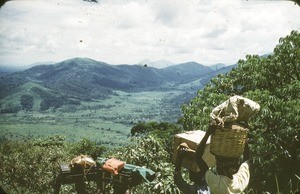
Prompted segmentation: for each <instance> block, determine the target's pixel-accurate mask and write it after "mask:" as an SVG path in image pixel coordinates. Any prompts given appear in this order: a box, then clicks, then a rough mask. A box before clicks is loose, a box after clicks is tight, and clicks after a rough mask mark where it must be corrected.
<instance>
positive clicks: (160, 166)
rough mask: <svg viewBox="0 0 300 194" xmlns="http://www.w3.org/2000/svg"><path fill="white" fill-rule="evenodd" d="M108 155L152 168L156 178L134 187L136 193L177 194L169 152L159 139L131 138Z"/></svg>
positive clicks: (151, 137) (146, 137) (149, 137)
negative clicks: (130, 140) (126, 143)
mask: <svg viewBox="0 0 300 194" xmlns="http://www.w3.org/2000/svg"><path fill="white" fill-rule="evenodd" d="M108 155H109V156H110V157H116V158H119V159H120V160H123V161H126V162H127V163H129V164H134V165H138V166H144V167H146V168H149V169H151V170H153V171H154V172H155V174H156V178H155V180H154V181H153V182H151V183H144V184H141V185H139V186H137V187H136V188H135V191H136V193H149V194H156V193H165V194H179V193H180V191H179V190H178V188H177V187H176V185H175V184H174V181H173V176H174V175H173V172H174V167H173V165H172V164H171V163H169V162H167V161H168V160H169V154H168V152H167V151H166V147H165V146H164V144H163V143H162V142H161V139H158V138H157V137H153V136H151V135H150V136H144V137H142V138H133V141H132V142H131V144H130V145H129V146H127V147H124V148H122V149H120V150H119V151H116V150H114V151H113V152H111V153H108Z"/></svg>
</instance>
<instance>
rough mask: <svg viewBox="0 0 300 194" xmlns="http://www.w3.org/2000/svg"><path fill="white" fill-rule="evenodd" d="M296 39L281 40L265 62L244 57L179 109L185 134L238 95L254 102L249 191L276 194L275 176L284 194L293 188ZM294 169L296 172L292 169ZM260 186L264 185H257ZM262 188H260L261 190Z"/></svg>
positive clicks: (299, 105)
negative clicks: (251, 189)
mask: <svg viewBox="0 0 300 194" xmlns="http://www.w3.org/2000/svg"><path fill="white" fill-rule="evenodd" d="M299 78H300V33H299V32H297V31H292V32H291V34H290V35H289V36H287V37H285V38H281V39H280V41H279V44H278V45H277V46H276V47H275V49H274V53H273V54H272V55H269V56H267V57H265V58H260V57H259V56H256V55H254V56H250V55H247V56H246V60H240V61H239V62H238V66H237V67H236V68H234V69H233V70H232V71H231V72H229V73H227V74H226V75H219V76H217V77H216V78H214V79H212V80H211V82H210V83H209V84H208V85H207V86H206V87H205V88H204V89H203V90H200V91H199V92H198V95H197V97H196V98H194V99H193V100H191V101H190V103H189V104H187V105H184V106H183V107H182V111H183V113H184V116H183V117H182V118H181V119H180V122H181V123H182V124H183V126H184V128H185V129H186V130H194V129H204V130H206V128H207V125H208V123H209V113H210V112H211V110H212V108H213V107H215V106H217V105H218V104H219V103H221V102H222V101H224V100H225V99H227V98H228V97H230V96H231V95H234V94H238V95H242V96H245V97H248V98H250V99H252V100H254V101H257V102H258V103H259V104H260V105H261V111H260V113H259V114H258V115H257V116H256V117H254V118H253V119H252V120H251V121H250V124H251V126H252V127H251V131H250V137H251V151H252V157H253V163H254V168H253V170H252V178H251V184H252V186H253V188H255V190H257V191H259V192H261V191H262V190H269V191H272V192H275V191H276V184H275V177H276V176H275V175H277V177H278V182H279V188H280V190H282V191H283V192H284V193H288V192H289V191H290V190H293V189H294V190H295V189H296V188H290V187H289V186H288V185H289V184H288V183H291V184H292V185H293V186H294V187H296V185H297V182H299V179H297V177H296V175H298V176H299V174H300V168H299V163H300V158H299V155H300V147H299V145H300V142H299V141H300V139H299V134H300V131H299V130H300V126H299V124H300V116H299V115H300V101H299V93H300V79H299ZM297 166H298V167H297ZM261 183H264V184H261ZM265 183H266V184H265Z"/></svg>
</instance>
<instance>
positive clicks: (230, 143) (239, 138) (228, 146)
mask: <svg viewBox="0 0 300 194" xmlns="http://www.w3.org/2000/svg"><path fill="white" fill-rule="evenodd" d="M247 136H248V129H247V128H244V127H242V126H241V125H238V124H232V125H229V126H226V127H225V128H224V129H216V131H215V132H214V133H213V134H212V136H211V142H210V152H211V154H213V155H215V156H221V157H230V158H237V157H240V156H241V154H242V153H243V152H244V148H245V143H246V140H247Z"/></svg>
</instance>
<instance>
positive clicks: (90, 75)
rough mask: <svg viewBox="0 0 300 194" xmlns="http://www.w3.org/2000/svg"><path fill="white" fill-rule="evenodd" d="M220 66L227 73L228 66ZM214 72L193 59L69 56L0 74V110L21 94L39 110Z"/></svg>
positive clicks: (170, 84) (170, 86)
mask: <svg viewBox="0 0 300 194" xmlns="http://www.w3.org/2000/svg"><path fill="white" fill-rule="evenodd" d="M223 69H224V72H227V71H229V70H230V67H229V68H226V69H225V68H223ZM217 72H220V70H217V71H216V70H213V69H212V68H210V67H207V66H204V65H201V64H198V63H196V62H187V63H182V64H177V65H172V66H169V67H166V68H161V69H158V68H154V67H150V66H143V65H126V64H124V65H110V64H107V63H104V62H99V61H95V60H93V59H89V58H73V59H68V60H65V61H62V62H59V63H55V64H51V65H37V66H34V67H31V68H29V69H26V70H23V71H18V72H14V73H10V74H2V75H0V76H1V82H0V91H1V92H0V98H1V107H0V109H1V110H3V109H6V108H7V106H8V105H7V104H8V103H9V102H10V100H11V99H14V98H16V97H18V98H20V97H21V96H24V95H29V96H31V97H33V98H34V99H36V100H38V101H41V104H43V103H44V106H43V108H42V109H45V110H47V109H48V108H50V107H60V106H62V105H64V104H75V105H76V104H78V103H80V102H81V101H90V100H92V99H105V98H108V97H109V96H110V95H113V94H114V90H121V91H125V92H140V91H149V90H169V89H174V88H175V89H176V88H178V86H179V85H181V84H188V83H189V82H195V81H199V85H200V86H201V85H202V84H203V79H204V80H205V81H204V82H207V81H209V79H210V78H212V77H213V76H215V74H216V73H217ZM201 82H202V83H201ZM14 101H20V99H15V100H14ZM11 103H13V102H11ZM41 106H42V105H41ZM2 112H3V111H2ZM4 112H5V111H4Z"/></svg>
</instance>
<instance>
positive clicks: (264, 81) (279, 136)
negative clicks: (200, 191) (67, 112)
mask: <svg viewBox="0 0 300 194" xmlns="http://www.w3.org/2000/svg"><path fill="white" fill-rule="evenodd" d="M299 67H300V33H299V32H298V31H292V32H291V34H290V35H288V36H287V37H285V38H281V39H280V41H279V44H278V45H277V46H276V47H275V48H274V52H273V53H272V54H271V55H269V56H267V57H259V56H256V55H253V56H250V55H248V56H247V57H246V60H240V61H239V62H238V65H237V67H236V68H234V69H233V70H232V71H231V72H229V73H227V74H226V75H219V76H217V77H216V78H214V79H212V80H211V81H210V83H209V84H208V85H206V87H205V88H204V89H202V90H199V91H198V95H197V96H196V97H195V98H194V99H192V100H191V101H190V102H189V103H188V104H186V105H183V106H182V112H183V117H182V118H181V119H180V120H179V122H178V125H175V124H170V123H156V122H151V123H138V124H137V125H136V126H135V127H133V128H132V130H131V133H132V135H133V137H132V140H131V142H130V144H129V145H127V146H124V147H120V148H116V149H113V150H111V149H109V150H108V149H107V148H104V147H102V146H99V145H97V144H96V143H94V142H91V141H90V140H88V139H84V140H82V141H81V142H78V143H67V142H65V141H64V139H63V138H61V137H50V138H47V139H37V140H34V141H23V142H22V141H18V142H17V141H8V140H6V141H5V140H2V141H3V142H2V143H1V144H0V185H1V186H2V187H4V189H5V190H7V191H8V192H9V193H51V192H52V187H51V186H53V183H54V178H55V176H56V175H57V173H58V164H59V163H61V162H67V161H69V160H70V159H72V157H74V156H76V155H78V154H80V153H83V154H89V155H92V156H103V157H112V156H114V157H117V158H119V159H121V160H124V161H126V162H128V163H132V164H136V165H140V166H146V167H148V168H150V169H152V170H154V171H155V172H156V175H157V177H156V179H155V180H154V181H153V182H152V183H144V184H142V185H140V186H138V187H136V188H135V189H136V190H135V191H136V193H179V191H178V189H177V188H176V186H175V185H174V182H173V172H174V167H173V165H172V164H171V162H170V152H171V151H170V150H171V147H172V146H171V143H172V142H171V140H172V138H173V135H174V134H176V133H178V132H180V131H181V130H182V128H183V129H184V130H196V129H202V130H206V127H207V124H208V122H209V113H210V111H211V109H212V108H213V107H215V106H216V105H218V104H219V103H220V102H222V101H223V100H225V99H227V98H228V97H229V96H231V95H233V94H238V95H242V96H245V97H249V98H250V99H253V100H254V101H257V102H259V103H260V105H261V111H260V113H259V114H258V115H257V116H256V117H254V118H253V119H252V120H251V122H250V125H251V131H250V149H251V156H252V164H253V165H252V168H251V184H250V186H249V188H248V191H247V193H251V194H252V193H253V194H256V193H265V192H266V191H268V192H271V193H295V192H296V191H298V190H299V184H300V183H299V182H300V180H299V176H300V169H299V166H300V165H299V164H300V158H299V156H300V147H299V145H300V144H299V141H300V133H299V132H300V131H299V130H300V127H299V124H300V101H299V98H298V96H299V93H300V79H299V78H300V68H299ZM23 101H25V102H27V101H28V102H30V101H31V98H30V97H29V96H25V97H23ZM25 104H27V103H25ZM29 104H30V103H29ZM23 108H24V109H26V108H28V109H30V106H29V105H28V106H24V107H23ZM179 124H180V125H179ZM88 187H89V188H90V192H93V190H94V189H95V185H88ZM72 191H74V188H73V187H64V188H63V189H62V193H70V192H72Z"/></svg>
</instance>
